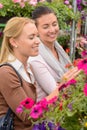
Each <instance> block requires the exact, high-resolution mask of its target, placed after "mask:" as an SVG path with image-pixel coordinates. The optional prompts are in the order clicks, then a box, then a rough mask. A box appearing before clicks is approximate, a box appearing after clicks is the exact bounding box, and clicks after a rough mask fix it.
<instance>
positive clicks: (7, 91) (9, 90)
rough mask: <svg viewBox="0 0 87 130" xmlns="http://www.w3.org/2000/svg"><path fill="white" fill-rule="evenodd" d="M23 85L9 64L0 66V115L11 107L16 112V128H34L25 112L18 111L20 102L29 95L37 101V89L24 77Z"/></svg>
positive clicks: (16, 129)
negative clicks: (19, 112)
mask: <svg viewBox="0 0 87 130" xmlns="http://www.w3.org/2000/svg"><path fill="white" fill-rule="evenodd" d="M22 84H23V85H22V86H21V83H20V82H19V79H18V76H17V74H16V73H15V72H14V70H13V69H12V68H11V67H9V66H3V67H0V116H2V115H4V114H5V113H6V112H7V110H8V108H9V107H10V108H11V109H12V111H13V112H14V113H15V117H14V130H32V127H31V122H30V121H29V120H28V119H27V115H26V114H25V113H24V112H23V113H21V114H17V113H16V108H17V107H18V106H19V103H20V102H21V101H22V100H24V99H25V98H27V97H30V98H33V99H34V100H35V101H36V89H35V87H34V85H32V84H29V83H28V82H26V81H25V80H24V79H23V78H22Z"/></svg>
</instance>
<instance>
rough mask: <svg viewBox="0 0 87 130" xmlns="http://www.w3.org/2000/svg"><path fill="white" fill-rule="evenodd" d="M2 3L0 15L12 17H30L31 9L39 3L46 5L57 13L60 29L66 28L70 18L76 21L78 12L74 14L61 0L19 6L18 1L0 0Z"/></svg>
mask: <svg viewBox="0 0 87 130" xmlns="http://www.w3.org/2000/svg"><path fill="white" fill-rule="evenodd" d="M0 3H2V4H3V8H2V9H0V16H3V17H9V18H10V17H13V16H24V17H31V13H32V11H33V10H34V9H35V8H36V7H37V6H39V5H47V6H49V7H51V8H52V9H53V10H54V11H55V12H56V14H57V18H58V21H59V26H60V29H66V28H67V26H68V24H69V23H70V21H71V20H72V19H75V20H76V21H77V20H78V18H79V14H78V13H77V14H74V13H73V10H72V9H70V8H68V7H67V6H66V5H65V4H64V3H63V2H62V1H60V0H59V2H56V0H53V2H51V3H49V2H39V3H37V5H36V6H32V5H30V4H29V2H27V1H26V2H24V3H25V6H24V7H21V6H20V5H19V3H13V2H12V0H0Z"/></svg>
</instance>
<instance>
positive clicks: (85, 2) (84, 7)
mask: <svg viewBox="0 0 87 130" xmlns="http://www.w3.org/2000/svg"><path fill="white" fill-rule="evenodd" d="M76 3H77V9H78V11H80V12H81V17H82V19H85V17H86V16H87V0H76ZM64 4H66V5H67V6H68V7H69V8H70V7H71V5H72V1H71V0H64Z"/></svg>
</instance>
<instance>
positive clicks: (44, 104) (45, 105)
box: [37, 98, 48, 110]
mask: <svg viewBox="0 0 87 130" xmlns="http://www.w3.org/2000/svg"><path fill="white" fill-rule="evenodd" d="M37 105H40V106H41V107H42V109H43V110H44V109H45V110H47V108H48V102H47V100H46V99H45V98H44V99H42V100H41V101H40V102H38V103H37Z"/></svg>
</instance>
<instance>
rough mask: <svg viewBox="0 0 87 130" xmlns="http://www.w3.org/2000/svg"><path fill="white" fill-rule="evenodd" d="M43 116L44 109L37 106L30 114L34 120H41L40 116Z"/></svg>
mask: <svg viewBox="0 0 87 130" xmlns="http://www.w3.org/2000/svg"><path fill="white" fill-rule="evenodd" d="M42 114H43V110H42V107H41V106H40V105H35V106H34V107H33V108H32V109H31V112H30V116H31V117H32V118H34V119H37V118H39V117H40V116H42Z"/></svg>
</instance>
